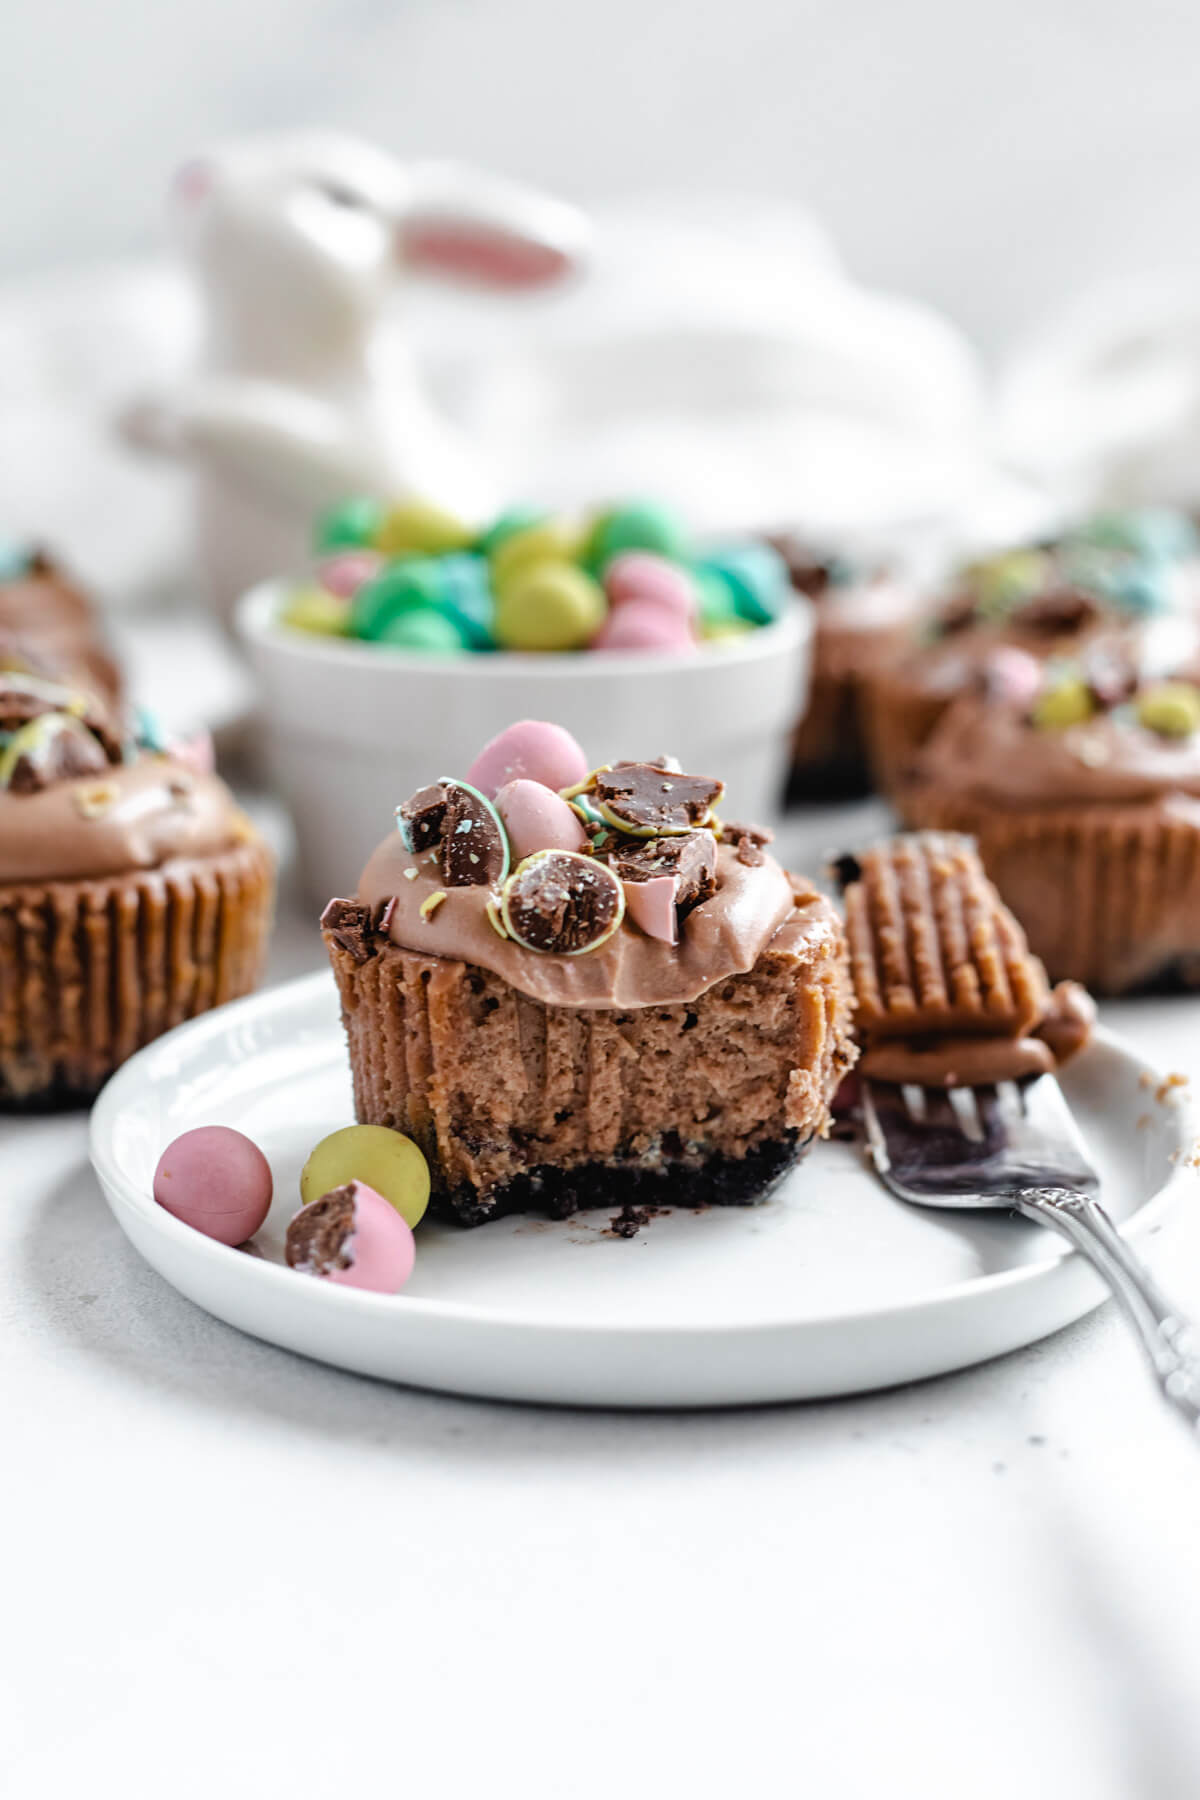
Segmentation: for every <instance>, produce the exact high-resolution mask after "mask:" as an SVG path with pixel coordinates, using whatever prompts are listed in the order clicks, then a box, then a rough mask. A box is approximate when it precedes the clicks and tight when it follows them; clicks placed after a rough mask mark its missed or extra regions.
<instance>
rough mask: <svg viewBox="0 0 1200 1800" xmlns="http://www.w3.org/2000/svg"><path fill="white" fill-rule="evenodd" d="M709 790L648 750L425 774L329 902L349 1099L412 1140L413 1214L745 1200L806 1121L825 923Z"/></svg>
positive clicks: (825, 1112) (810, 1114) (832, 931)
mask: <svg viewBox="0 0 1200 1800" xmlns="http://www.w3.org/2000/svg"><path fill="white" fill-rule="evenodd" d="M515 729H517V728H514V730H515ZM520 729H522V730H525V731H528V730H529V729H530V727H529V726H528V725H527V726H525V727H521V728H520ZM499 741H500V740H497V742H499ZM491 748H492V747H489V749H491ZM580 762H581V764H582V752H580ZM584 766H586V765H584ZM721 793H722V788H721V783H720V782H719V781H717V780H710V779H708V778H707V777H702V776H693V775H690V774H687V773H684V772H683V771H681V770H679V769H678V767H677V766H675V765H673V764H671V763H670V762H668V761H666V760H660V761H658V762H627V763H617V764H614V765H612V766H611V767H608V768H603V769H599V770H595V771H593V772H592V773H591V774H588V775H586V776H585V778H584V779H582V780H581V781H580V782H579V783H578V784H577V785H575V786H573V787H569V788H566V789H563V790H561V791H557V790H554V789H552V788H550V787H546V786H541V785H540V784H539V783H538V782H537V780H536V772H535V774H534V777H533V778H524V779H520V780H516V781H509V782H507V783H506V785H504V786H503V787H502V788H501V789H500V790H499V792H494V791H493V792H488V793H485V792H481V791H479V790H477V789H475V788H474V787H469V786H467V784H466V783H464V782H460V781H457V780H454V779H450V778H446V779H443V780H441V781H438V782H435V783H433V784H431V785H430V786H429V787H426V788H424V789H422V790H421V791H420V792H419V793H418V794H416V795H414V796H413V798H412V800H411V801H408V802H406V803H405V804H403V805H402V806H400V807H399V808H398V827H399V828H398V829H397V830H394V831H392V832H391V833H389V835H388V836H387V837H386V838H385V839H384V841H383V843H381V844H380V846H379V848H378V849H377V850H376V851H375V853H374V855H373V856H372V857H371V858H370V860H369V862H368V863H367V866H366V868H365V869H364V870H363V873H362V876H361V878H360V880H359V883H358V886H357V891H356V893H355V895H354V896H353V897H352V898H347V899H337V900H333V901H331V902H330V904H329V906H328V907H327V908H326V911H325V914H324V916H323V919H322V927H323V932H324V937H325V942H326V946H327V948H328V951H329V955H330V959H331V962H332V964H333V968H334V972H335V974H336V976H337V981H338V986H339V989H340V992H341V998H342V1010H343V1016H344V1020H345V1025H346V1032H347V1037H348V1041H349V1050H350V1063H351V1069H352V1072H353V1079H354V1094H355V1103H356V1110H357V1115H358V1118H359V1120H360V1121H362V1122H366V1123H371V1124H380V1125H388V1126H391V1127H393V1128H394V1129H397V1130H400V1131H404V1132H406V1133H407V1134H408V1135H409V1136H411V1137H412V1138H413V1139H414V1140H415V1141H416V1142H417V1143H418V1144H419V1145H420V1147H421V1149H422V1150H423V1151H424V1153H425V1155H426V1157H427V1158H428V1160H429V1163H430V1166H431V1169H432V1171H433V1178H434V1193H433V1199H432V1202H431V1206H432V1210H433V1212H434V1213H435V1214H437V1215H440V1216H442V1217H443V1218H447V1219H451V1220H454V1221H456V1222H458V1223H459V1224H463V1225H477V1224H480V1223H482V1222H483V1221H485V1220H487V1219H493V1218H497V1217H499V1216H501V1215H502V1214H505V1213H511V1212H518V1211H538V1212H545V1213H549V1214H551V1215H554V1216H565V1215H567V1214H569V1213H572V1212H574V1211H576V1210H577V1209H579V1208H581V1207H587V1206H593V1205H604V1204H612V1203H613V1202H614V1200H616V1201H619V1202H625V1203H630V1204H633V1203H635V1202H636V1203H644V1202H647V1201H649V1202H654V1203H664V1202H665V1203H680V1204H683V1205H691V1206H696V1205H703V1204H717V1205H744V1204H747V1203H749V1202H751V1201H754V1200H757V1199H759V1198H760V1197H761V1196H762V1195H763V1194H764V1193H766V1192H767V1190H768V1189H769V1188H770V1187H771V1185H772V1184H773V1183H774V1182H775V1181H777V1180H778V1179H779V1178H780V1176H782V1175H783V1173H784V1172H785V1171H786V1170H787V1169H788V1168H789V1167H790V1165H791V1164H792V1163H793V1162H794V1160H795V1159H796V1157H797V1156H798V1155H799V1153H800V1151H801V1150H802V1149H803V1148H804V1146H805V1145H806V1144H807V1143H809V1142H810V1141H811V1139H812V1138H813V1137H815V1136H818V1135H821V1134H823V1133H824V1132H825V1131H826V1130H827V1129H828V1126H829V1119H830V1113H829V1107H830V1101H831V1100H832V1097H833V1094H834V1093H835V1091H836V1089H837V1087H838V1085H839V1083H840V1081H841V1079H842V1077H843V1075H844V1074H845V1072H846V1071H847V1070H848V1069H849V1068H850V1067H851V1065H852V1064H853V1062H854V1058H855V1050H854V1047H853V1044H852V1042H851V1037H850V1020H851V1003H850V998H849V984H848V969H847V959H846V944H845V937H844V933H843V931H842V927H841V924H840V921H839V919H838V917H837V914H836V912H835V911H834V909H833V907H832V906H831V905H830V903H829V902H828V900H826V899H824V898H823V897H822V896H821V895H820V894H819V893H818V892H817V891H816V889H815V888H814V887H812V886H811V885H810V884H809V883H808V882H807V881H805V880H803V879H802V878H798V877H795V876H791V875H789V874H787V873H786V871H785V870H784V869H782V868H781V867H780V866H779V864H778V863H777V862H776V861H775V859H774V858H773V857H772V856H771V855H770V853H769V851H768V849H767V843H768V841H769V837H768V834H767V833H764V832H759V831H756V830H754V829H752V828H750V827H747V826H738V825H734V824H731V823H729V822H725V821H722V820H721V818H720V816H719V812H718V810H717V809H718V807H719V803H720V799H721Z"/></svg>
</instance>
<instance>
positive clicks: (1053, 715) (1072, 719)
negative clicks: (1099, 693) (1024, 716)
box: [1033, 678, 1096, 731]
mask: <svg viewBox="0 0 1200 1800" xmlns="http://www.w3.org/2000/svg"><path fill="white" fill-rule="evenodd" d="M1095 710H1096V707H1095V702H1094V701H1093V699H1092V696H1091V692H1090V690H1089V689H1088V687H1087V684H1086V683H1085V682H1082V681H1077V680H1075V679H1074V678H1072V679H1070V680H1068V681H1060V682H1058V683H1057V684H1056V685H1055V686H1054V687H1052V688H1048V689H1047V691H1046V692H1045V693H1044V694H1042V695H1041V697H1040V698H1039V699H1038V700H1037V701H1036V702H1035V703H1034V708H1033V722H1034V724H1035V725H1040V726H1041V727H1042V728H1043V730H1047V731H1065V730H1066V728H1067V726H1068V725H1082V724H1084V723H1085V722H1086V720H1088V719H1090V718H1091V716H1092V714H1093V712H1094V711H1095Z"/></svg>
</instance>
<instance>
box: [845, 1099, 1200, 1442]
mask: <svg viewBox="0 0 1200 1800" xmlns="http://www.w3.org/2000/svg"><path fill="white" fill-rule="evenodd" d="M863 1115H864V1119H865V1123H866V1131H867V1146H868V1149H869V1151H870V1154H871V1160H872V1161H873V1163H874V1164H875V1168H876V1171H877V1173H878V1174H879V1176H880V1177H881V1179H882V1180H883V1182H884V1183H885V1185H886V1186H887V1187H888V1188H890V1189H891V1191H892V1193H893V1194H896V1195H897V1196H898V1197H899V1198H900V1199H901V1200H908V1201H911V1202H912V1203H913V1204H914V1205H917V1206H937V1207H947V1208H951V1209H956V1210H957V1209H965V1210H967V1211H973V1210H977V1209H981V1208H1001V1209H1006V1210H1009V1211H1012V1212H1016V1213H1020V1214H1021V1216H1022V1217H1023V1218H1026V1219H1033V1220H1035V1221H1036V1222H1037V1223H1038V1224H1039V1225H1052V1226H1053V1227H1054V1228H1055V1230H1056V1231H1060V1232H1061V1233H1062V1235H1063V1236H1064V1237H1065V1238H1067V1239H1068V1240H1069V1242H1070V1243H1071V1244H1073V1245H1074V1247H1075V1249H1076V1250H1078V1251H1080V1252H1081V1253H1082V1255H1084V1256H1086V1257H1087V1259H1088V1260H1089V1262H1091V1263H1092V1265H1093V1267H1094V1268H1096V1269H1097V1270H1098V1272H1099V1273H1100V1274H1101V1275H1102V1276H1103V1277H1104V1279H1105V1281H1106V1282H1107V1283H1108V1285H1109V1287H1110V1288H1111V1289H1112V1292H1113V1294H1114V1295H1115V1297H1116V1299H1117V1300H1118V1301H1119V1302H1120V1305H1121V1308H1122V1311H1123V1312H1124V1313H1125V1316H1126V1318H1127V1319H1128V1320H1129V1322H1130V1323H1131V1324H1132V1325H1133V1327H1134V1329H1135V1330H1136V1332H1137V1334H1138V1337H1139V1338H1140V1340H1141V1342H1142V1345H1143V1347H1144V1348H1145V1351H1146V1354H1147V1356H1148V1357H1149V1359H1150V1364H1151V1367H1152V1368H1153V1370H1154V1373H1155V1375H1156V1376H1157V1378H1158V1383H1159V1386H1160V1388H1161V1389H1162V1392H1163V1395H1164V1396H1165V1398H1166V1399H1167V1400H1169V1401H1170V1402H1171V1404H1172V1405H1173V1406H1175V1407H1177V1408H1178V1409H1179V1411H1180V1412H1181V1413H1182V1414H1183V1416H1184V1417H1185V1418H1186V1419H1187V1421H1188V1423H1189V1424H1190V1425H1191V1426H1193V1427H1194V1428H1196V1429H1198V1430H1200V1344H1198V1340H1197V1336H1196V1332H1195V1329H1194V1327H1193V1326H1192V1324H1191V1322H1190V1321H1189V1320H1188V1319H1187V1318H1186V1317H1185V1316H1184V1315H1183V1314H1182V1313H1181V1312H1180V1311H1179V1309H1178V1307H1176V1306H1173V1305H1172V1304H1171V1302H1170V1301H1169V1300H1168V1299H1167V1297H1166V1295H1165V1294H1164V1293H1163V1292H1162V1289H1161V1288H1160V1287H1159V1286H1158V1283H1157V1282H1156V1281H1155V1280H1154V1278H1153V1277H1152V1276H1151V1274H1150V1273H1149V1271H1148V1270H1147V1269H1146V1267H1145V1265H1144V1264H1143V1263H1141V1262H1140V1261H1139V1260H1138V1258H1137V1257H1136V1256H1134V1254H1133V1252H1132V1251H1131V1250H1130V1248H1129V1246H1128V1244H1126V1242H1125V1240H1124V1238H1123V1237H1122V1236H1121V1234H1120V1232H1119V1231H1118V1230H1117V1228H1116V1226H1115V1225H1114V1224H1113V1222H1112V1220H1111V1219H1110V1218H1109V1216H1108V1214H1107V1213H1106V1212H1105V1210H1104V1208H1103V1207H1102V1206H1101V1204H1100V1202H1099V1200H1098V1198H1097V1193H1098V1190H1099V1187H1100V1180H1099V1177H1098V1176H1097V1174H1096V1171H1095V1170H1094V1169H1093V1168H1092V1166H1091V1164H1090V1163H1089V1162H1088V1159H1087V1155H1086V1152H1085V1150H1084V1146H1083V1140H1082V1138H1081V1137H1080V1135H1079V1131H1078V1128H1077V1126H1076V1124H1075V1121H1074V1119H1073V1118H1072V1117H1071V1113H1070V1111H1069V1109H1068V1107H1067V1103H1066V1101H1065V1099H1064V1098H1063V1094H1062V1090H1061V1088H1060V1087H1059V1085H1058V1082H1057V1081H1056V1080H1055V1079H1054V1077H1053V1076H1052V1075H1040V1076H1038V1077H1037V1078H1036V1079H1035V1080H1033V1081H1026V1082H1022V1083H1020V1084H1018V1083H1016V1082H1012V1081H1003V1082H998V1083H997V1084H996V1085H995V1086H994V1087H980V1088H948V1089H945V1090H941V1089H933V1088H922V1087H893V1086H891V1085H890V1084H887V1083H884V1082H879V1081H864V1082H863Z"/></svg>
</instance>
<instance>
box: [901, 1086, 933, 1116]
mask: <svg viewBox="0 0 1200 1800" xmlns="http://www.w3.org/2000/svg"><path fill="white" fill-rule="evenodd" d="M900 1094H901V1097H902V1099H903V1101H904V1105H905V1108H906V1109H907V1112H908V1116H909V1118H910V1119H916V1121H917V1122H918V1124H923V1123H924V1121H925V1118H926V1116H927V1113H928V1107H927V1104H926V1098H925V1089H924V1088H923V1087H917V1085H916V1083H915V1082H911V1081H906V1082H905V1083H904V1086H903V1087H902V1088H901V1089H900Z"/></svg>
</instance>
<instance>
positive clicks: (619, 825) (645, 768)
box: [592, 763, 725, 837]
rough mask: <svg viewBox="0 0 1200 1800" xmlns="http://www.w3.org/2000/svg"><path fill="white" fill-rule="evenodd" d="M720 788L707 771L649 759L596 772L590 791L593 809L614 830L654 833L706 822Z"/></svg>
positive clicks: (636, 834)
mask: <svg viewBox="0 0 1200 1800" xmlns="http://www.w3.org/2000/svg"><path fill="white" fill-rule="evenodd" d="M724 791H725V785H724V783H723V782H720V781H714V780H712V779H711V778H710V777H709V776H707V775H684V774H682V773H679V772H677V771H676V770H674V769H663V768H659V767H658V766H657V765H656V764H654V763H623V764H620V765H618V766H616V767H614V768H611V769H601V770H599V771H598V772H597V774H596V776H595V779H594V782H593V785H592V795H593V797H594V799H595V804H596V807H597V810H598V811H599V812H600V813H602V814H603V816H604V818H606V819H607V820H608V822H609V824H610V825H613V826H615V827H616V829H617V830H618V831H625V832H628V833H629V834H630V835H631V836H632V837H659V836H664V835H674V834H676V833H682V832H685V831H694V830H695V828H696V827H697V826H698V825H707V824H708V822H709V820H710V818H711V816H712V809H713V807H714V805H715V804H716V802H717V801H718V800H719V799H720V798H721V795H722V794H723V793H724Z"/></svg>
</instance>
